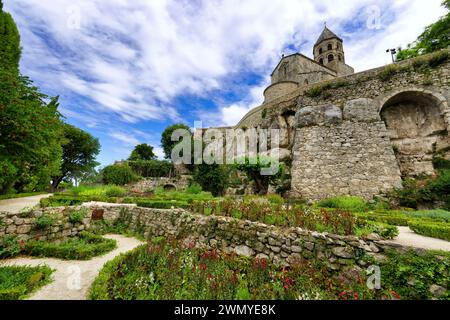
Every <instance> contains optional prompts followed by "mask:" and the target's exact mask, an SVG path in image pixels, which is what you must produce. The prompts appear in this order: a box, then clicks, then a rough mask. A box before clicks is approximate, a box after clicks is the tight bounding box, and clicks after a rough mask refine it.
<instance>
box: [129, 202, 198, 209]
mask: <svg viewBox="0 0 450 320" xmlns="http://www.w3.org/2000/svg"><path fill="white" fill-rule="evenodd" d="M137 205H138V207H143V208H153V209H171V208H172V207H174V208H182V209H188V208H189V207H190V204H189V203H188V202H187V201H168V200H144V201H137Z"/></svg>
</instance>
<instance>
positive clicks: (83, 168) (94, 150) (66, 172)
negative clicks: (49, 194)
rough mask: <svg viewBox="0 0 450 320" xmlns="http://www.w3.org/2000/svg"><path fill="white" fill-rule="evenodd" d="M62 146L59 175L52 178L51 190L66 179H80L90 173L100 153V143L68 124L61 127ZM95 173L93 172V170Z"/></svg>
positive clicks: (96, 163) (96, 164) (95, 165)
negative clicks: (62, 132)
mask: <svg viewBox="0 0 450 320" xmlns="http://www.w3.org/2000/svg"><path fill="white" fill-rule="evenodd" d="M63 131H64V140H65V141H64V142H63V143H64V144H63V155H62V165H61V171H60V174H58V175H57V176H54V177H53V181H52V188H53V190H55V189H57V188H58V185H59V184H60V183H61V182H62V181H64V180H65V179H68V178H75V179H78V178H82V177H83V176H84V175H85V174H89V173H92V171H93V170H94V168H95V167H97V166H98V165H99V163H98V162H97V161H95V159H96V157H97V155H98V154H99V153H100V143H99V141H98V139H96V138H94V137H93V136H92V135H90V134H89V133H87V132H85V131H83V130H81V129H79V128H76V127H74V126H72V125H70V124H64V125H63ZM94 171H95V170H94Z"/></svg>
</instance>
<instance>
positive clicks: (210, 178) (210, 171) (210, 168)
mask: <svg viewBox="0 0 450 320" xmlns="http://www.w3.org/2000/svg"><path fill="white" fill-rule="evenodd" d="M193 178H194V181H195V182H197V183H198V184H199V185H200V186H201V187H202V189H203V190H204V191H209V192H211V193H212V194H213V195H214V196H216V197H217V196H223V194H224V191H225V189H226V188H227V185H228V174H227V171H226V170H225V168H224V166H223V165H218V164H212V165H208V164H200V165H196V166H195V169H194V174H193Z"/></svg>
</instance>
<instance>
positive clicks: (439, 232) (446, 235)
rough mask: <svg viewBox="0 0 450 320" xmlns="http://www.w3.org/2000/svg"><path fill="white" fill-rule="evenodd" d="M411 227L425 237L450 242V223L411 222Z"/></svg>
mask: <svg viewBox="0 0 450 320" xmlns="http://www.w3.org/2000/svg"><path fill="white" fill-rule="evenodd" d="M409 227H410V228H411V230H413V231H414V232H415V233H418V234H421V235H423V236H427V237H432V238H438V239H443V240H447V241H450V223H445V222H423V221H418V220H416V221H410V222H409Z"/></svg>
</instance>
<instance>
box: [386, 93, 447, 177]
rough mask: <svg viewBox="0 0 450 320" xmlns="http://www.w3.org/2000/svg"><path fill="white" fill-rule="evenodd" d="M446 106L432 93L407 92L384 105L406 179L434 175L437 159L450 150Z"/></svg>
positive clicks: (398, 94)
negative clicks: (443, 151) (436, 155)
mask: <svg viewBox="0 0 450 320" xmlns="http://www.w3.org/2000/svg"><path fill="white" fill-rule="evenodd" d="M443 109H444V107H443V102H442V100H441V99H440V98H438V97H437V96H436V95H434V94H432V93H427V92H423V91H414V90H413V91H403V92H399V93H397V94H395V95H393V96H391V97H390V98H388V99H387V100H386V101H385V102H384V103H383V105H382V108H381V118H382V119H383V121H384V122H385V123H386V127H387V129H388V132H389V137H390V139H391V141H392V143H393V146H394V150H395V152H396V156H397V159H398V162H399V165H400V170H401V172H402V175H403V176H404V177H417V176H421V175H432V174H434V173H435V172H434V168H433V156H434V155H435V154H436V152H439V151H441V150H446V149H448V148H449V146H450V138H449V133H448V130H447V128H448V124H447V123H446V121H445V117H444V110H443Z"/></svg>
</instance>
